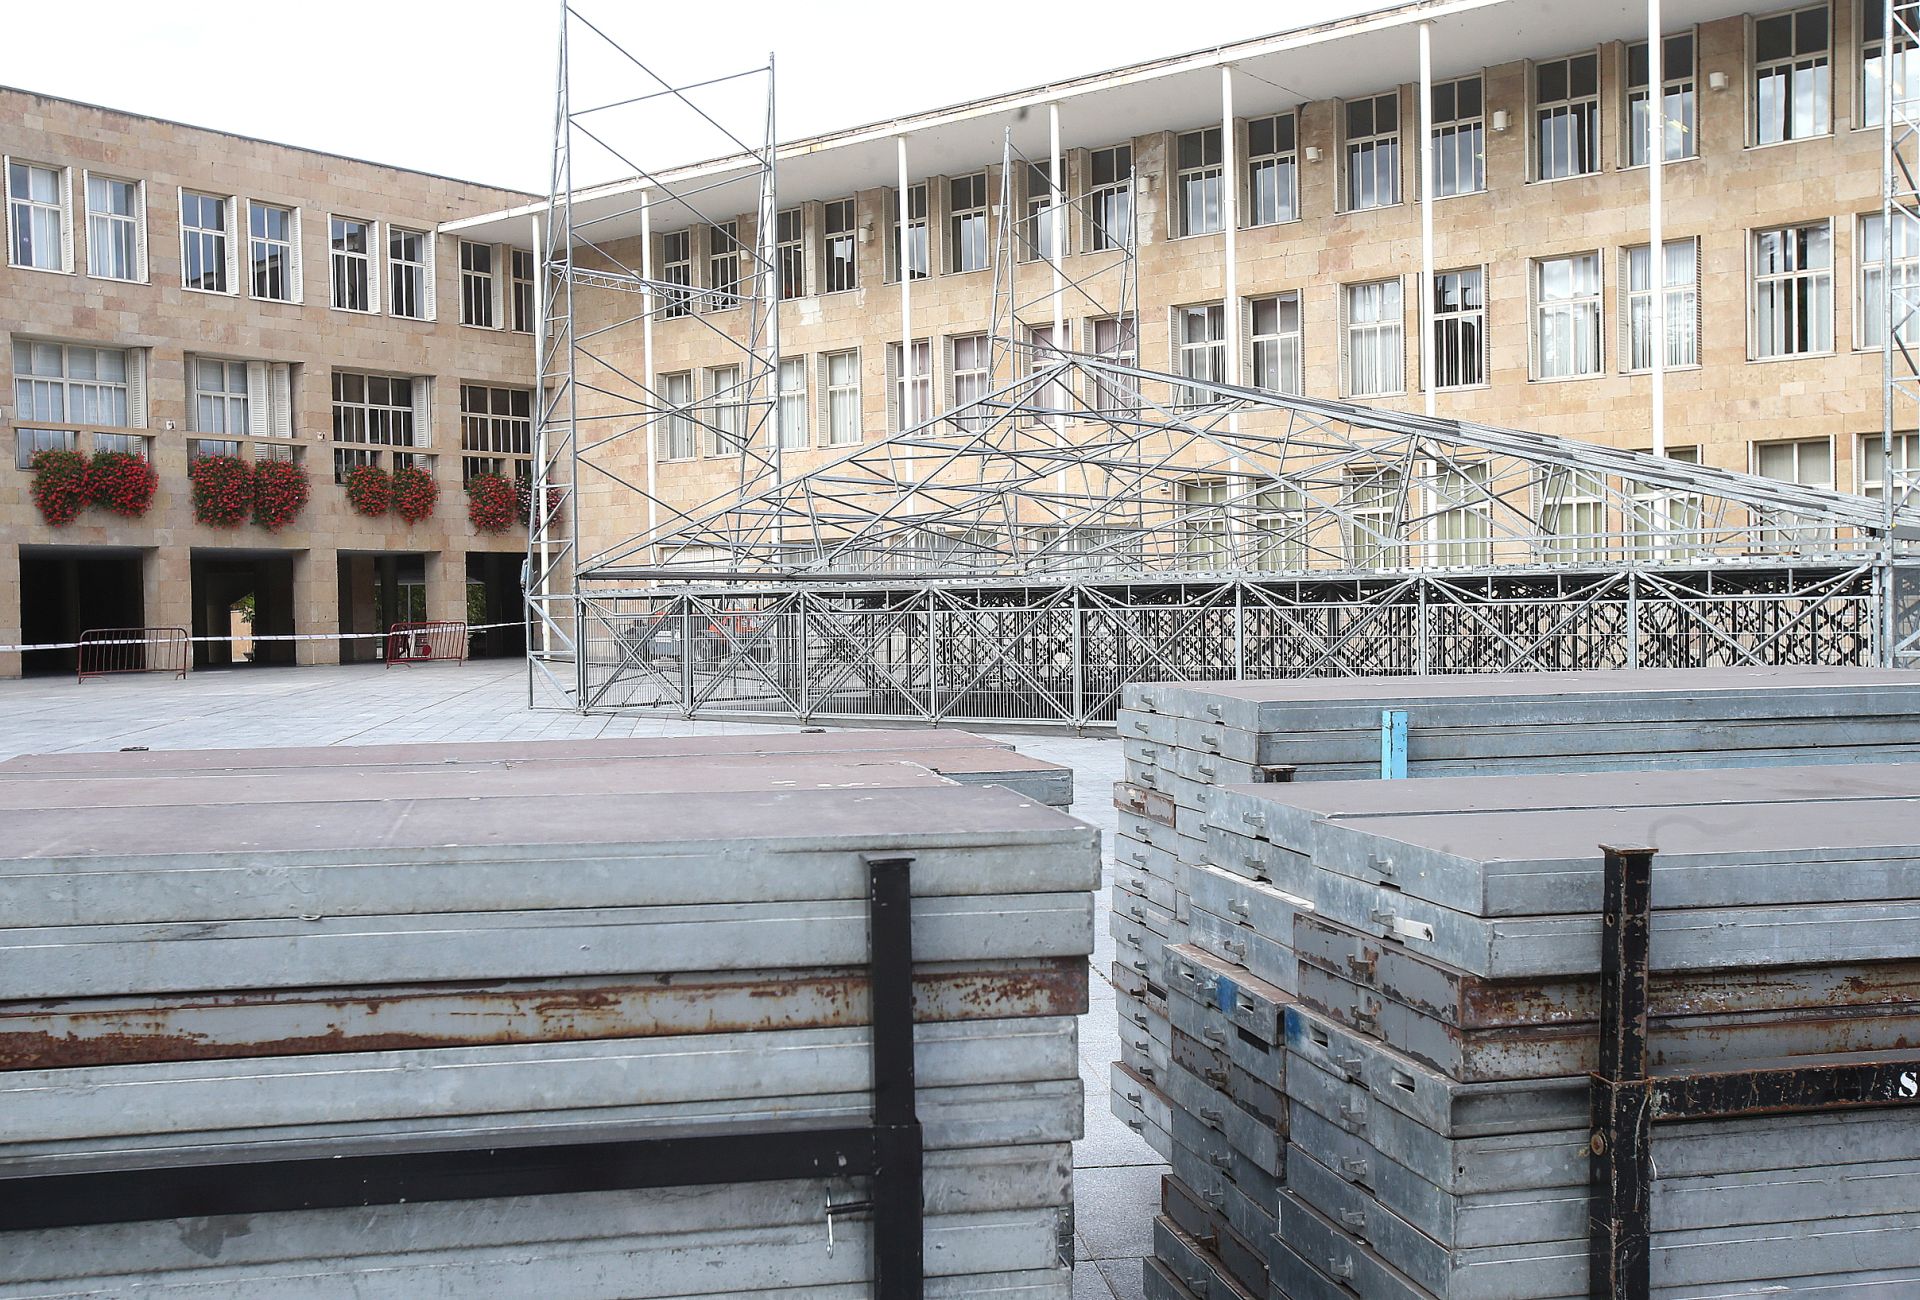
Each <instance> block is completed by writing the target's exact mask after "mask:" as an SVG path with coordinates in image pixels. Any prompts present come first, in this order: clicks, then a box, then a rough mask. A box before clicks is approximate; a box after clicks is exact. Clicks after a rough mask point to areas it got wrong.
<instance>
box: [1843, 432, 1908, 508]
mask: <svg viewBox="0 0 1920 1300" xmlns="http://www.w3.org/2000/svg"><path fill="white" fill-rule="evenodd" d="M1880 436H1881V435H1880V434H1879V433H1878V432H1874V433H1863V434H1861V435H1860V436H1859V440H1858V442H1857V443H1856V444H1855V450H1854V457H1853V479H1854V482H1855V484H1857V487H1856V488H1855V491H1856V492H1858V494H1859V495H1861V496H1863V497H1866V498H1868V499H1869V500H1873V501H1878V500H1879V499H1880V492H1881V489H1882V488H1883V487H1884V486H1885V485H1884V484H1882V483H1881V481H1880ZM1893 481H1894V485H1895V487H1896V489H1897V490H1898V492H1899V494H1900V496H1899V498H1898V499H1899V500H1900V501H1902V502H1904V501H1905V500H1906V499H1907V498H1908V497H1909V496H1911V494H1912V492H1913V489H1914V486H1915V483H1916V482H1920V433H1916V432H1914V431H1913V430H1911V429H1907V430H1904V431H1901V432H1897V433H1895V434H1894V435H1893Z"/></svg>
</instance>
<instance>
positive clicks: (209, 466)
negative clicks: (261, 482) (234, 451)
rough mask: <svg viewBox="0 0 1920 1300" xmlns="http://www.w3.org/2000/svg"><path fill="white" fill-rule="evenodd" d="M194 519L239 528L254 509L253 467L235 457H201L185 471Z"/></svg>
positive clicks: (218, 525)
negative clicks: (190, 486)
mask: <svg viewBox="0 0 1920 1300" xmlns="http://www.w3.org/2000/svg"><path fill="white" fill-rule="evenodd" d="M187 478H188V480H189V481H190V482H191V483H192V484H193V517H194V518H195V519H197V520H199V521H200V522H201V523H203V524H212V525H213V526H214V527H216V528H238V527H239V526H240V525H241V524H243V523H245V522H246V518H247V514H248V512H249V511H251V510H252V509H253V467H252V466H251V465H249V464H247V462H246V461H244V460H241V459H240V458H239V457H238V456H202V457H200V459H198V460H196V461H194V462H193V464H192V465H190V466H188V468H187Z"/></svg>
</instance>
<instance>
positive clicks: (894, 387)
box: [887, 343, 901, 433]
mask: <svg viewBox="0 0 1920 1300" xmlns="http://www.w3.org/2000/svg"><path fill="white" fill-rule="evenodd" d="M900 361H901V358H900V345H899V344H898V343H889V344H887V432H888V433H898V432H899V431H900Z"/></svg>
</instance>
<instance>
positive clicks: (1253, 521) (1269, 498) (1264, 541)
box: [1247, 487, 1309, 573]
mask: <svg viewBox="0 0 1920 1300" xmlns="http://www.w3.org/2000/svg"><path fill="white" fill-rule="evenodd" d="M1308 522H1309V516H1308V514H1307V507H1306V497H1305V495H1304V494H1302V493H1301V492H1300V490H1299V489H1298V488H1293V487H1274V488H1267V489H1265V490H1264V491H1261V492H1256V493H1255V494H1254V497H1253V510H1252V512H1251V514H1250V516H1249V518H1248V520H1247V523H1248V526H1249V529H1250V531H1251V532H1252V534H1253V536H1252V538H1251V541H1252V543H1253V567H1254V568H1256V569H1264V570H1267V571H1268V572H1276V571H1278V572H1293V573H1299V572H1301V571H1302V570H1304V569H1305V568H1306V567H1307V527H1308Z"/></svg>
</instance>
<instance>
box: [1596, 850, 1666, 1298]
mask: <svg viewBox="0 0 1920 1300" xmlns="http://www.w3.org/2000/svg"><path fill="white" fill-rule="evenodd" d="M1605 853H1606V880H1605V885H1604V899H1603V902H1602V911H1601V932H1600V1068H1599V1070H1597V1071H1596V1072H1595V1073H1594V1074H1593V1076H1592V1083H1591V1109H1590V1113H1591V1118H1592V1125H1593V1128H1592V1136H1591V1141H1590V1156H1591V1159H1590V1161H1589V1163H1588V1167H1587V1192H1588V1223H1587V1248H1588V1283H1587V1285H1588V1290H1589V1292H1590V1294H1591V1295H1592V1296H1594V1297H1596V1298H1597V1300H1598V1298H1604V1300H1646V1297H1647V1296H1648V1294H1649V1291H1650V1288H1651V1286H1652V1276H1651V1262H1652V1261H1651V1248H1650V1247H1651V1243H1650V1239H1649V1223H1648V1218H1647V1208H1648V1201H1649V1199H1650V1198H1651V1195H1652V1190H1653V1164H1652V1158H1651V1157H1652V1152H1651V1150H1650V1149H1649V1146H1648V1140H1649V1129H1650V1127H1651V1120H1650V1117H1649V1112H1648V1105H1647V1102H1648V1097H1649V1088H1648V1083H1647V939H1648V929H1649V925H1650V921H1651V914H1652V894H1653V891H1652V884H1653V850H1652V849H1622V848H1607V849H1606V850H1605Z"/></svg>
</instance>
